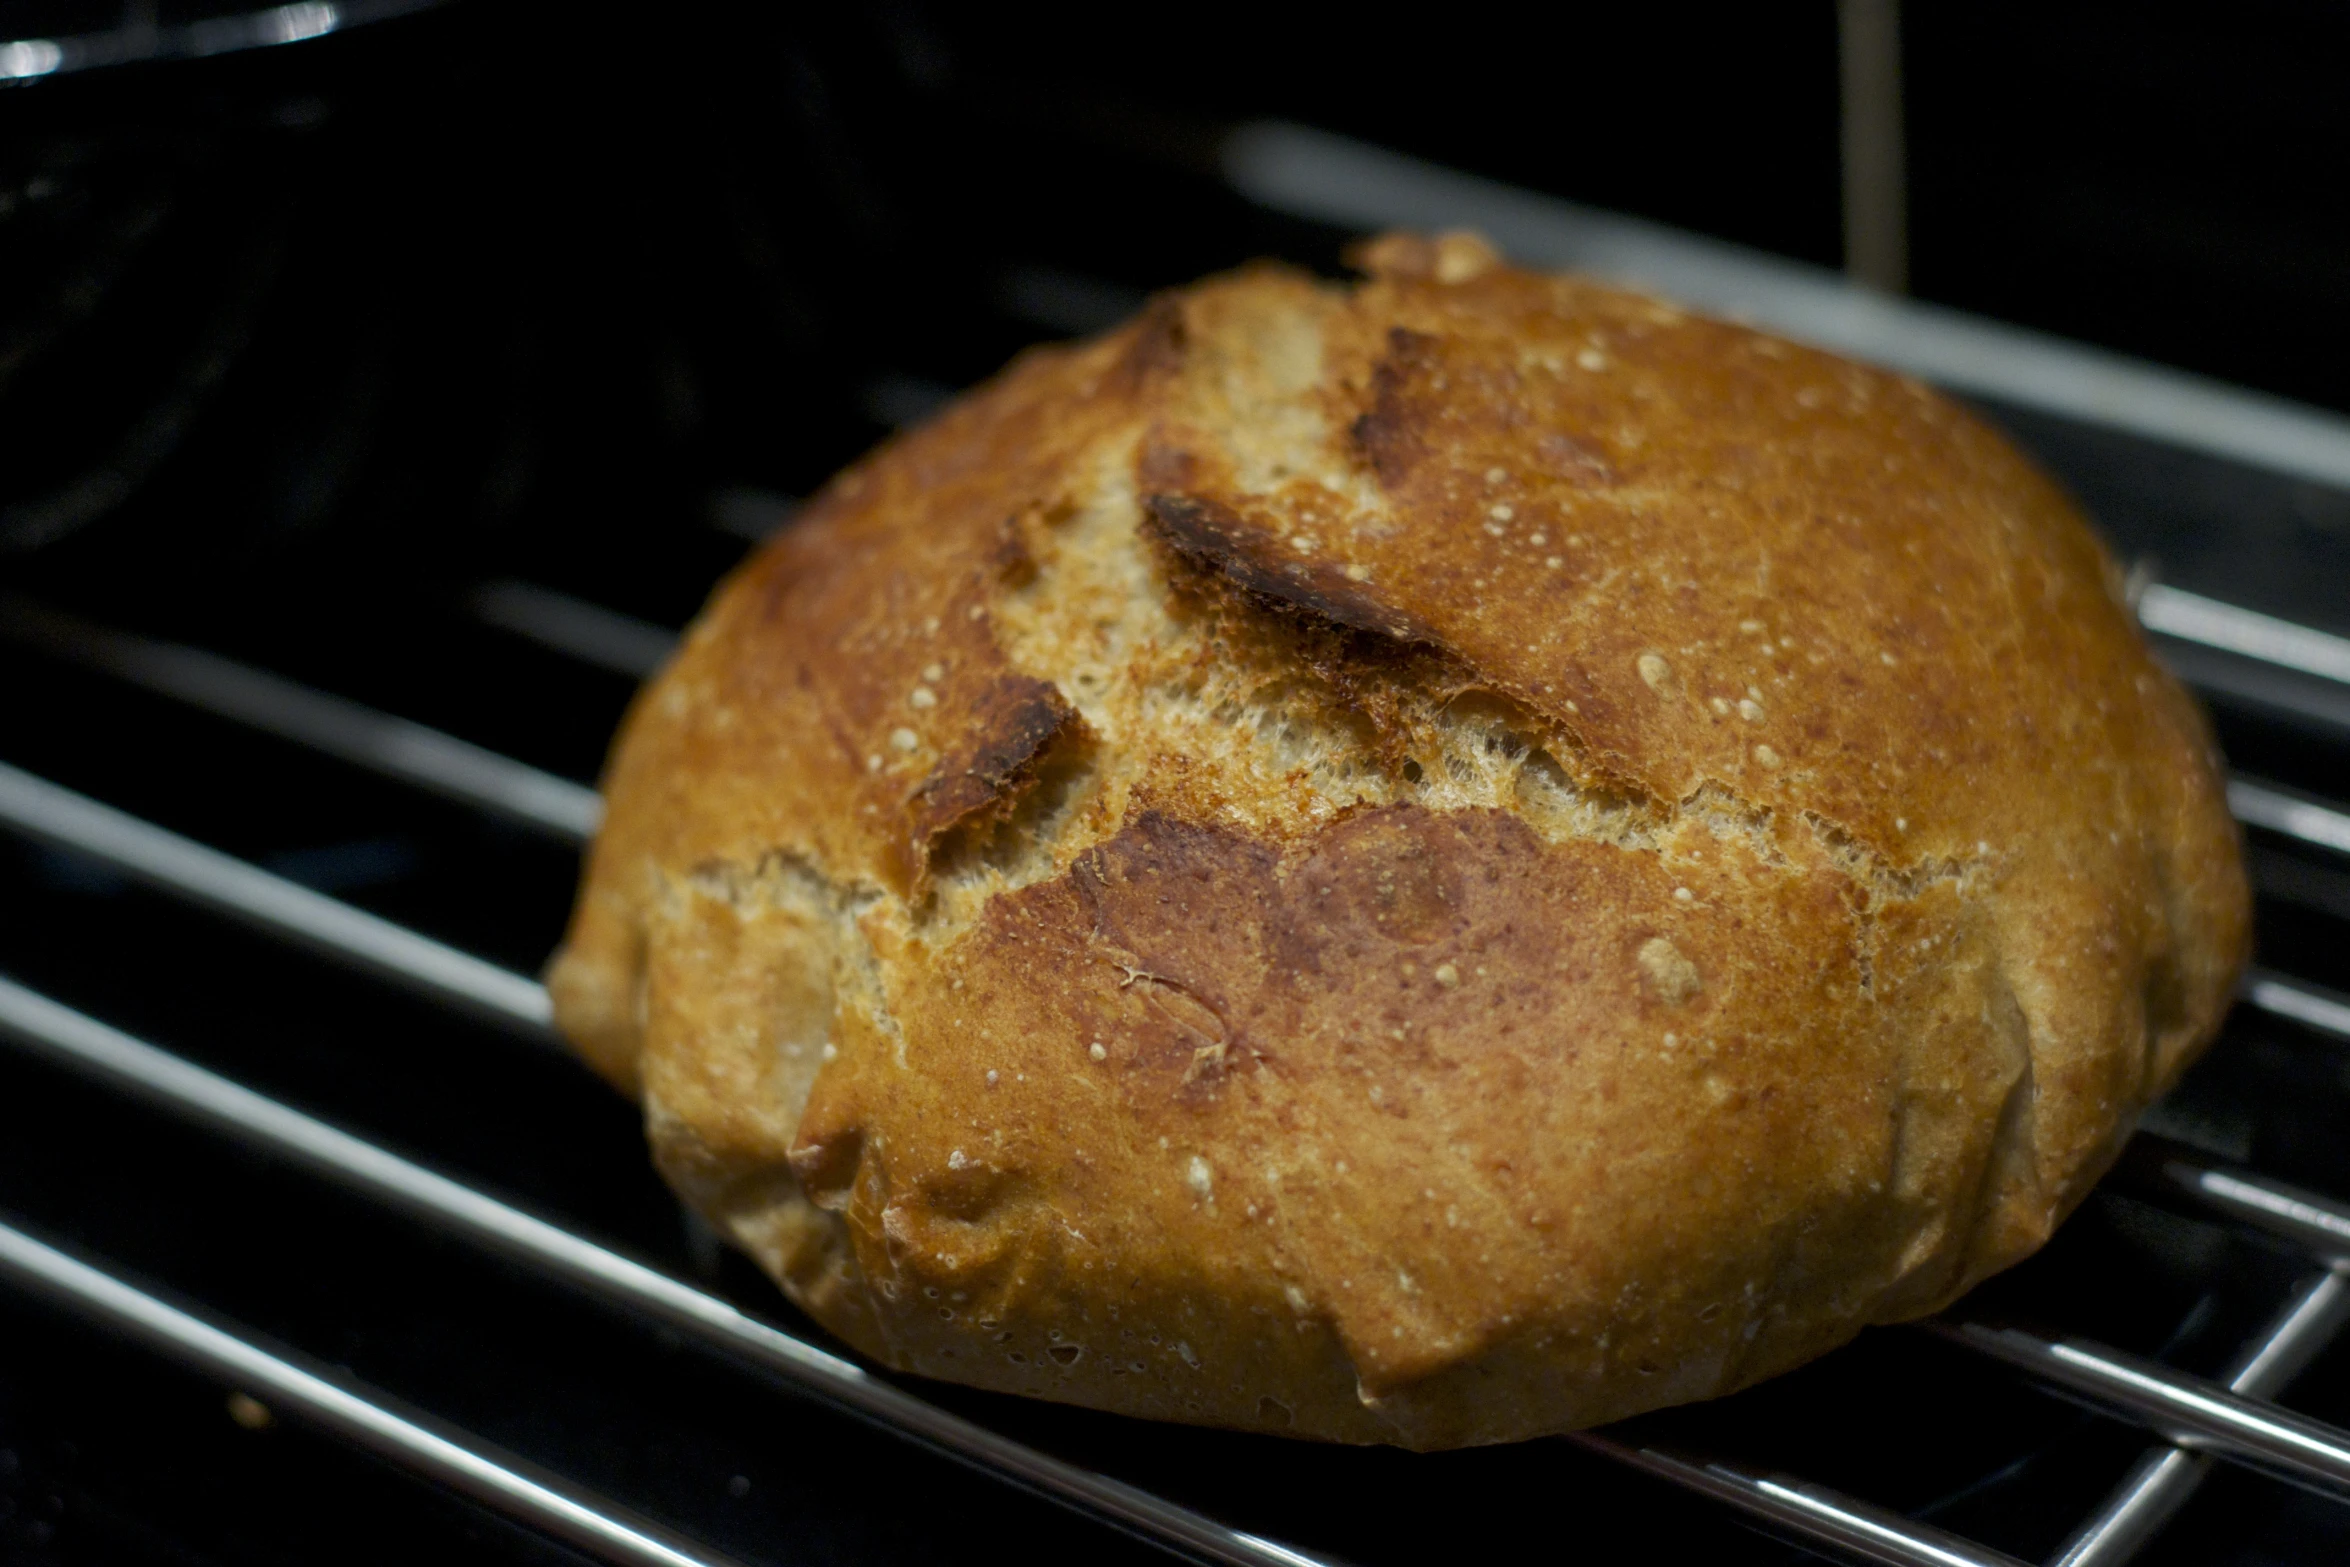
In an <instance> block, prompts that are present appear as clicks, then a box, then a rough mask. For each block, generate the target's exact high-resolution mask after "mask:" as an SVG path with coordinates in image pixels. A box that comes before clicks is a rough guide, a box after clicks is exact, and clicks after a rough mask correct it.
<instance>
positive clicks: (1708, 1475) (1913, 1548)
mask: <svg viewBox="0 0 2350 1567" xmlns="http://www.w3.org/2000/svg"><path fill="white" fill-rule="evenodd" d="M1564 1440H1565V1441H1568V1442H1571V1443H1573V1444H1574V1445H1575V1446H1577V1447H1580V1448H1582V1449H1584V1450H1585V1451H1586V1452H1592V1453H1597V1454H1599V1455H1600V1456H1602V1457H1604V1458H1612V1459H1614V1460H1615V1461H1616V1462H1617V1463H1620V1464H1624V1465H1626V1466H1628V1467H1630V1468H1633V1469H1638V1470H1640V1471H1642V1472H1643V1473H1646V1474H1651V1475H1654V1476H1656V1477H1657V1478H1658V1479H1660V1480H1668V1481H1670V1482H1672V1483H1673V1484H1674V1485H1677V1486H1680V1487H1682V1488H1684V1489H1685V1490H1691V1491H1695V1492H1697V1493H1698V1494H1699V1495H1700V1496H1708V1497H1711V1498H1713V1499H1714V1500H1715V1501H1717V1502H1723V1503H1726V1504H1728V1505H1729V1506H1731V1507H1734V1508H1736V1509H1738V1511H1740V1512H1742V1513H1745V1514H1746V1515H1748V1516H1749V1517H1751V1518H1753V1519H1755V1520H1756V1521H1757V1522H1759V1523H1760V1524H1761V1525H1762V1526H1763V1527H1764V1528H1765V1529H1766V1530H1768V1531H1769V1532H1771V1533H1773V1534H1780V1535H1785V1536H1787V1537H1789V1538H1791V1539H1793V1540H1795V1541H1796V1542H1798V1543H1799V1544H1805V1545H1812V1546H1820V1545H1826V1546H1832V1547H1835V1548H1836V1549H1838V1550H1839V1551H1841V1552H1842V1553H1843V1554H1844V1555H1847V1556H1853V1557H1857V1558H1859V1559H1860V1560H1862V1561H1869V1562H1881V1563H1883V1564H1885V1567H2023V1564H2022V1563H2021V1562H2019V1561H2017V1560H2016V1558H2014V1557H2012V1556H2010V1555H2008V1554H2007V1553H2006V1552H2005V1551H1995V1550H1992V1549H1991V1548H1990V1547H1989V1546H1985V1545H1978V1544H1976V1543H1975V1542H1974V1541H1972V1540H1967V1539H1962V1538H1960V1537H1959V1536H1957V1535H1955V1534H1951V1533H1949V1532H1948V1531H1946V1530H1942V1529H1937V1528H1935V1527H1934V1526H1933V1525H1931V1524H1922V1523H1919V1522H1918V1521H1917V1520H1915V1519H1913V1518H1904V1517H1902V1516H1901V1515H1900V1514H1899V1513H1893V1512H1887V1511H1886V1510H1885V1509H1883V1508H1881V1507H1872V1506H1870V1505H1868V1504H1867V1503H1865V1502H1855V1501H1853V1500H1852V1499H1851V1498H1850V1497H1846V1496H1839V1495H1838V1494H1837V1493H1835V1492H1834V1491H1831V1490H1829V1489H1828V1488H1827V1487H1825V1486H1820V1485H1814V1484H1812V1483H1811V1482H1810V1481H1808V1480H1798V1479H1796V1478H1794V1477H1793V1476H1791V1475H1779V1474H1762V1473H1758V1472H1756V1471H1754V1470H1751V1469H1744V1468H1741V1467H1739V1466H1737V1465H1735V1464H1726V1463H1723V1462H1721V1461H1720V1460H1718V1459H1702V1458H1693V1457H1691V1456H1689V1455H1688V1454H1685V1453H1672V1452H1666V1451H1665V1450H1663V1449H1661V1448H1655V1447H1634V1446H1632V1445H1631V1444H1629V1443H1626V1442H1619V1441H1617V1440H1615V1439H1614V1438H1613V1437H1610V1436H1606V1435H1604V1434H1602V1433H1600V1432H1597V1431H1578V1432H1575V1433H1573V1434H1571V1435H1569V1436H1567V1437H1566V1438H1564Z"/></svg>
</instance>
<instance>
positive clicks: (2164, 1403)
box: [1924, 1322, 2350, 1497]
mask: <svg viewBox="0 0 2350 1567" xmlns="http://www.w3.org/2000/svg"><path fill="white" fill-rule="evenodd" d="M1924 1326H1925V1327H1926V1328H1927V1330H1928V1331H1929V1332H1932V1333H1934V1334H1936V1335H1937V1336H1938V1337H1941V1338H1943V1339H1945V1340H1947V1341H1949V1342H1951V1343H1953V1344H1957V1345H1960V1346H1962V1347H1964V1348H1967V1349H1972V1350H1975V1351H1978V1352H1979V1353H1982V1354H1985V1355H1988V1356H1990V1357H1991V1358H1992V1359H1994V1360H1998V1361H2003V1362H2005V1363H2006V1364H2008V1365H2010V1366H2013V1367H2015V1368H2016V1369H2017V1370H2019V1371H2022V1372H2023V1373H2024V1374H2026V1375H2027V1376H2029V1377H2031V1378H2032V1379H2034V1380H2035V1381H2038V1382H2040V1383H2042V1384H2044V1385H2046V1386H2048V1387H2050V1388H2052V1389H2055V1390H2057V1391H2060V1392H2062V1393H2065V1394H2067V1395H2071V1396H2073V1397H2075V1398H2076V1399H2079V1400H2082V1401H2086V1402H2087V1403H2089V1404H2090V1405H2092V1406H2093V1407H2095V1408H2097V1409H2099V1410H2100V1411H2102V1412H2104V1413H2106V1414H2110V1415H2117V1416H2119V1417H2121V1418H2122V1419H2125V1420H2129V1421H2131V1422H2133V1423H2136V1424H2139V1425H2144V1426H2148V1427H2151V1428H2152V1429H2154V1430H2157V1431H2160V1432H2161V1433H2162V1434H2163V1435H2164V1436H2165V1437H2167V1438H2168V1439H2169V1440H2170V1441H2172V1442H2173V1443H2175V1444H2177V1445H2178V1446H2181V1447H2191V1448H2194V1449H2196V1450H2198V1451H2201V1452H2208V1453H2213V1454H2216V1455H2217V1456H2219V1457H2222V1458H2229V1459H2233V1460H2234V1461H2236V1462H2238V1463H2241V1464H2245V1465H2248V1466H2249V1467H2251V1468H2254V1469H2259V1470H2262V1471H2264V1472H2266V1473H2268V1474H2271V1475H2274V1476H2276V1477H2277V1478H2278V1479H2281V1480H2289V1481H2292V1482H2293V1483H2295V1484H2297V1485H2302V1486H2306V1487H2308V1488H2310V1489H2312V1490H2316V1491H2321V1492H2324V1493H2325V1494H2327V1495H2329V1496H2337V1497H2339V1496H2350V1432H2345V1431H2342V1430H2340V1429H2338V1428H2336V1427H2334V1426H2330V1425H2327V1424H2326V1423H2325V1422H2323V1421H2321V1420H2311V1419H2308V1418H2307V1417H2305V1416H2302V1415H2296V1414H2294V1413H2292V1412H2291V1411H2290V1410H2285V1409H2279V1408H2277V1407H2276V1406H2275V1405H2274V1404H2270V1403H2267V1402H2265V1401H2263V1400H2260V1399H2255V1398H2245V1397H2243V1396H2241V1395H2240V1394H2237V1393H2233V1392H2230V1391H2229V1390H2228V1389H2227V1388H2225V1387H2222V1386H2220V1385H2219V1384H2218V1383H2215V1382H2212V1381H2210V1380H2208V1379H2207V1378H2203V1377H2196V1376H2189V1375H2187V1374H2186V1373H2185V1372H2182V1371H2174V1370H2172V1369H2171V1368H2170V1367H2168V1366H2164V1365H2160V1364H2157V1363H2156V1362H2154V1361H2151V1360H2141V1359H2139V1358H2138V1357H2137V1356H2135V1355H2127V1354H2124V1353H2122V1352H2121V1351H2120V1350H2117V1349H2111V1348H2108V1347H2107V1346H2105V1345H2102V1344H2093V1343H2090V1342H2089V1341H2087V1340H2085V1339H2072V1338H2065V1339H2051V1338H2043V1337H2041V1336H2040V1335H2039V1334H2036V1333H2028V1332H2025V1331H2024V1330H2023V1329H2021V1328H2007V1327H1993V1326H1990V1325H1988V1324H1985V1323H1979V1322H1958V1323H1948V1322H1937V1323H1927V1324H1925V1325H1924Z"/></svg>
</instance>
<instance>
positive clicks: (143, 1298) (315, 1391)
mask: <svg viewBox="0 0 2350 1567" xmlns="http://www.w3.org/2000/svg"><path fill="white" fill-rule="evenodd" d="M0 1277H5V1278H6V1279H8V1280H9V1281H10V1282H11V1283H14V1284H16V1285H17V1286H18V1287H20V1288H22V1289H26V1290H29V1291H31V1292H33V1293H35V1294H40V1295H45V1296H48V1297H50V1298H51V1299H53V1300H56V1301H58V1302H60V1303H62V1304H64V1305H66V1306H68V1307H70V1308H72V1309H73V1310H74V1311H76V1312H77V1313H79V1314H81V1315H83V1316H85V1317H88V1318H91V1319H93V1320H95V1321H97V1322H99V1323H102V1324H104V1325H105V1326H107V1327H109V1328H112V1329H114V1330H115V1331H117V1332H120V1333H124V1334H127V1335H129V1336H130V1337H133V1338H136V1339H139V1340H142V1341H143V1342H145V1343H147V1344H148V1345H150V1346H152V1347H153V1348H155V1349H158V1350H160V1351H162V1352H163V1354H164V1355H165V1356H167V1357H168V1358H170V1359H173V1360H177V1361H180V1362H182V1363H183V1364H186V1365H189V1366H193V1367H194V1368H196V1369H197V1370H199V1371H202V1372H204V1373H206V1374H207V1375H210V1376H214V1377H218V1378H220V1379H221V1380H222V1381H225V1382H228V1383H230V1384H232V1385H233V1386H235V1387H237V1388H240V1389H242V1390H244V1391H245V1392H246V1393H248V1394H250V1395H254V1396H258V1397H259V1398H261V1399H262V1400H263V1401H264V1402H265V1403H266V1404H267V1405H269V1406H270V1408H271V1409H272V1410H273V1411H282V1412H284V1413H287V1414H290V1415H293V1416H295V1417H297V1418H299V1419H301V1420H303V1421H305V1422H307V1423H309V1424H311V1425H316V1426H322V1427H324V1428H326V1429H327V1430H329V1431H332V1432H334V1433H335V1434H336V1435H338V1436H341V1437H343V1438H345V1439H346V1440H349V1441H351V1442H355V1443H357V1444H358V1445H359V1446H361V1447H364V1448H366V1449H368V1450H369V1451H370V1452H373V1453H375V1454H377V1455H379V1456H380V1457H383V1458H387V1459H389V1460H391V1461H392V1462H393V1463H395V1464H397V1465H399V1466H400V1467H401V1468H403V1469H408V1470H412V1471H414V1472H415V1473H417V1474H420V1475H424V1476H426V1477H427V1478H430V1479H432V1480H436V1481H438V1482H439V1483H441V1484H442V1485H445V1486H447V1487H449V1488H450V1489H451V1490H454V1491H457V1492H460V1493H462V1494H464V1495H466V1496H468V1497H471V1498H472V1499H473V1500H475V1501H477V1502H480V1503H483V1504H484V1505H486V1506H489V1507H492V1508H495V1509H496V1510H498V1511H499V1512H502V1513H504V1514H506V1515H507V1516H508V1517H511V1518H514V1519H516V1520H518V1521H520V1522H522V1523H525V1524H527V1525H529V1526H530V1527H531V1528H534V1529H537V1530H539V1531H540V1532H542V1533H545V1534H548V1535H552V1536H553V1537H554V1538H556V1539H558V1540H561V1541H563V1542H564V1543H565V1544H567V1545H571V1546H574V1547H576V1548H578V1549H580V1550H582V1551H585V1552H587V1553H588V1554H590V1555H592V1556H596V1557H600V1558H602V1559H603V1560H605V1561H608V1562H617V1563H621V1564H624V1567H732V1558H729V1557H725V1556H721V1555H719V1554H717V1553H716V1552H714V1551H711V1550H709V1549H707V1548H706V1547H703V1546H700V1545H697V1544H695V1543H694V1542H692V1541H690V1540H688V1539H686V1538H685V1537H684V1536H682V1535H679V1534H677V1533H675V1532H674V1531H672V1530H668V1529H664V1528H662V1527H661V1526H660V1525H658V1524H655V1523H652V1522H649V1521H648V1520H646V1519H643V1518H639V1517H636V1516H634V1515H632V1514H631V1513H629V1512H627V1511H625V1510H624V1509H622V1508H620V1507H617V1506H615V1505H614V1504H612V1503H611V1502H608V1501H606V1500H604V1499H603V1498H602V1497H599V1496H597V1495H595V1494H594V1493H592V1492H590V1491H587V1490H584V1489H583V1488H581V1487H579V1486H577V1485H574V1484H572V1483H571V1482H569V1481H567V1480H563V1479H560V1478H558V1477H557V1476H554V1475H550V1474H547V1473H544V1472H543V1471H541V1470H539V1469H537V1468H536V1467H535V1466H532V1465H528V1464H525V1463H523V1462H522V1461H521V1460H520V1459H518V1458H515V1457H513V1456H511V1455H510V1454H506V1453H501V1452H499V1451H498V1450H497V1449H496V1448H494V1447H491V1446H489V1445H487V1444H486V1443H483V1442H482V1441H480V1440H479V1439H477V1438H475V1437H472V1436H469V1435H467V1434H466V1433H464V1432H461V1431H458V1430H455V1429H454V1428H452V1427H449V1426H446V1425H443V1424H441V1423H440V1422H438V1421H435V1420H432V1419H430V1418H429V1417H427V1416H423V1415H417V1414H413V1413H405V1412H402V1411H400V1410H396V1409H394V1408H392V1407H391V1405H390V1404H389V1402H388V1401H386V1400H385V1399H384V1397H383V1395H381V1394H379V1393H375V1392H373V1391H371V1390H369V1389H368V1388H366V1387H364V1386H363V1385H361V1384H359V1383H357V1382H355V1381H353V1380H351V1379H349V1378H347V1377H342V1376H337V1375H334V1374H332V1373H329V1372H326V1371H324V1370H322V1369H319V1368H316V1367H313V1366H309V1365H305V1364H304V1363H302V1362H300V1361H298V1360H296V1359H294V1358H293V1357H291V1356H289V1355H286V1354H284V1353H281V1352H275V1351H272V1350H268V1349H264V1348H263V1347H262V1346H261V1345H259V1344H257V1343H255V1342H253V1341H252V1340H251V1339H248V1338H245V1337H242V1336H240V1335H238V1334H236V1333H233V1332H231V1331H229V1330H228V1329H227V1328H224V1327H221V1326H218V1325H217V1324H214V1323H211V1322H207V1321H204V1320H203V1319H202V1318H200V1317H197V1316H194V1315H192V1314H191V1313H189V1312H186V1311H183V1310H181V1309H180V1308H179V1307H177V1306H174V1305H171V1304H169V1303H168V1302H166V1301H163V1300H160V1299H158V1298H157V1297H155V1296H153V1295H150V1294H148V1293H147V1292H146V1291H144V1290H141V1289H137V1288H134V1287H133V1286H131V1285H129V1284H127V1283H125V1282H123V1281H122V1280H121V1279H119V1278H116V1277H115V1276H114V1275H112V1274H110V1273H107V1272H105V1271H104V1270H102V1269H99V1268H96V1267H93V1266H91V1265H90V1264H89V1263H87V1262H84V1261H81V1260H80V1259H78V1258H75V1257H70V1256H67V1255H66V1254H65V1253H64V1252H61V1251H59V1250H57V1249H56V1248H55V1247H53V1246H48V1245H45V1244H43V1243H42V1242H40V1241H38V1240H35V1239H34V1238H33V1237H32V1236H30V1235H27V1234H25V1233H24V1232H23V1231H21V1230H18V1229H14V1228H12V1227H10V1226H8V1225H5V1224H0Z"/></svg>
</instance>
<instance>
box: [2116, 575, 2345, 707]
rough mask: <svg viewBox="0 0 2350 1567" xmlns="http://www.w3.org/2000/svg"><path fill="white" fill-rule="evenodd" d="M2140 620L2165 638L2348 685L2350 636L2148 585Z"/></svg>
mask: <svg viewBox="0 0 2350 1567" xmlns="http://www.w3.org/2000/svg"><path fill="white" fill-rule="evenodd" d="M2138 623H2139V624H2140V625H2142V626H2144V627H2145V628H2146V629H2147V630H2149V631H2152V632H2155V633H2157V634H2159V635H2161V636H2166V637H2176V638H2178V639H2179V640H2180V641H2182V642H2193V643H2197V644H2199V645H2200V646H2203V647H2208V648H2217V649H2218V650H2219V651H2220V652H2223V653H2234V654H2236V655H2237V656H2239V657H2242V658H2250V659H2256V660H2258V661H2259V662H2261V663H2263V664H2273V665H2275V666H2276V667H2277V668H2279V669H2291V670H2297V671H2299V672H2300V673H2302V674H2305V675H2315V676H2316V677H2317V678H2318V679H2320V680H2331V681H2334V682H2335V683H2337V684H2340V685H2350V637H2338V636H2335V635H2333V634H2332V633H2331V632H2325V631H2319V630H2316V629H2314V628H2312V627H2309V626H2302V625H2296V624H2295V623H2294V622H2292V621H2290V620H2280V619H2278V618H2277V617H2276V616H2274V615H2263V614H2260V613H2259V612H2258V611H2256V610H2249V609H2244V608H2242V607H2240V606H2238V605H2235V604H2223V603H2221V602H2220V601H2219V600H2218V599H2208V598H2205V597H2204V596H2203V595H2202V594H2200V593H2189V592H2186V591H2184V590H2183V589H2180V588H2174V587H2169V586H2166V585H2165V584H2163V583H2160V582H2155V583H2149V584H2148V585H2147V587H2146V588H2145V590H2144V591H2143V592H2141V593H2140V594H2139V595H2138Z"/></svg>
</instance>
